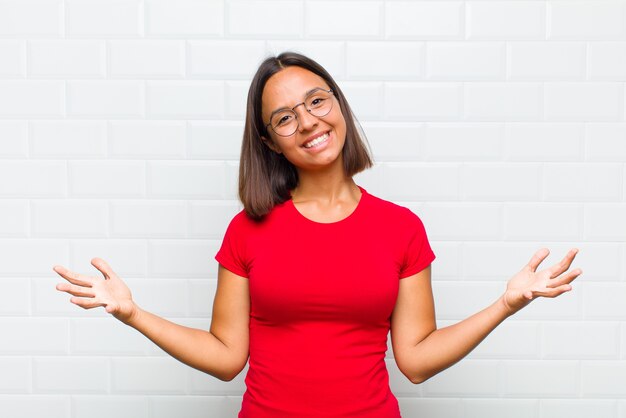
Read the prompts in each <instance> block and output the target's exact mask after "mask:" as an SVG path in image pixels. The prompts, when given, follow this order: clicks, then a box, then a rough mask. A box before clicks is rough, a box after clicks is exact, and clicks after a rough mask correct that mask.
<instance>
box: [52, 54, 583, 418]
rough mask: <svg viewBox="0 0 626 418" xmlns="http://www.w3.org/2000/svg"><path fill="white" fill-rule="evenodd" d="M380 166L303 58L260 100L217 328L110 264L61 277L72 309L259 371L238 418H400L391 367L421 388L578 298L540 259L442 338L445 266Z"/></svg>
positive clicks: (256, 86)
mask: <svg viewBox="0 0 626 418" xmlns="http://www.w3.org/2000/svg"><path fill="white" fill-rule="evenodd" d="M371 164H372V162H371V159H370V157H369V154H368V152H367V148H366V146H365V145H364V141H363V139H362V137H361V135H360V133H359V130H358V129H357V124H356V122H355V118H354V116H353V114H352V111H351V110H350V107H349V105H348V103H347V101H346V99H345V97H344V95H343V93H342V92H341V89H340V88H339V86H337V84H336V83H335V81H334V80H333V79H332V77H331V76H330V75H329V74H328V73H327V72H326V71H325V70H324V69H323V68H322V67H321V66H320V65H318V64H317V63H315V62H314V61H312V60H311V59H309V58H307V57H304V56H302V55H299V54H295V53H283V54H281V55H279V56H278V57H275V58H268V59H267V60H265V61H264V62H263V63H262V64H261V66H260V67H259V69H258V71H257V73H256V75H255V76H254V79H253V81H252V85H251V87H250V91H249V94H248V105H247V115H246V125H245V131H244V139H243V146H242V153H241V164H240V176H239V195H240V198H241V200H242V202H243V205H244V210H243V211H241V212H240V213H239V214H237V215H236V216H235V217H234V218H233V220H232V221H231V223H230V225H229V227H228V230H227V232H226V235H225V237H224V241H223V243H222V247H221V249H220V250H219V252H218V254H217V256H216V259H217V260H218V262H219V271H218V286H217V291H216V295H215V302H214V307H213V316H212V323H211V328H210V331H205V330H199V329H192V328H187V327H183V326H180V325H176V324H174V323H171V322H169V321H167V320H165V319H163V318H160V317H158V316H155V315H153V314H151V313H148V312H146V311H144V310H142V309H141V308H139V307H138V306H137V305H136V304H135V303H134V302H133V300H132V297H131V293H130V291H129V289H128V288H127V287H126V286H125V285H124V283H123V282H122V280H120V278H119V277H118V276H117V275H116V274H115V273H114V272H113V270H112V269H111V268H110V267H109V266H108V265H107V264H106V262H104V261H103V260H101V259H98V258H96V259H94V260H92V264H93V265H94V266H95V267H96V268H97V269H98V270H100V271H101V272H102V274H103V275H104V280H102V279H98V278H95V277H87V276H83V275H80V274H77V273H74V272H71V271H69V270H67V269H66V268H64V267H61V266H55V267H54V270H55V271H56V272H57V273H58V274H60V275H61V276H62V277H63V278H65V279H66V280H67V281H68V282H69V283H65V282H64V283H61V284H58V285H57V289H58V290H60V291H64V292H67V293H69V294H71V295H73V297H72V298H71V302H72V303H75V304H76V305H78V306H80V307H83V308H86V309H90V308H95V307H98V306H103V307H105V309H106V311H107V312H108V313H110V314H112V315H113V316H114V317H116V318H117V319H119V320H120V321H122V322H124V323H125V324H127V325H130V326H131V327H133V328H136V329H137V330H138V331H140V332H141V333H143V334H144V335H145V336H146V337H148V338H149V339H151V340H152V341H154V342H155V343H156V344H157V345H158V346H160V347H161V348H162V349H164V350H165V351H167V352H168V353H169V354H171V355H172V356H173V357H175V358H177V359H178V360H180V361H182V362H184V363H186V364H188V365H190V366H192V367H195V368H196V369H199V370H202V371H204V372H206V373H209V374H211V375H213V376H215V377H217V378H219V379H222V380H231V379H233V378H234V377H235V376H236V375H237V374H238V373H239V372H241V370H242V369H243V368H244V366H245V364H246V362H249V370H248V374H247V376H246V386H247V390H246V392H245V394H244V397H243V405H242V408H241V412H240V414H239V416H240V417H254V418H263V417H272V418H277V417H360V418H367V417H371V418H392V417H399V416H400V411H399V408H398V402H397V400H396V398H395V397H394V396H393V394H392V393H391V391H390V389H389V378H388V374H387V370H386V368H385V362H384V358H385V352H386V349H387V335H388V333H389V332H390V331H391V341H392V346H393V353H394V358H395V361H396V363H397V365H398V367H399V369H400V370H401V371H402V373H404V374H405V375H406V377H407V378H408V379H409V380H410V381H411V382H413V383H420V382H423V381H425V380H426V379H428V378H430V377H431V376H433V375H435V374H437V373H438V372H440V371H442V370H444V369H445V368H447V367H449V366H451V365H452V364H454V363H456V362H457V361H459V360H460V359H462V358H463V357H465V356H466V355H467V354H468V353H469V352H470V351H471V350H472V349H473V348H474V347H476V345H477V344H478V343H480V341H482V340H483V339H484V338H485V337H486V336H487V335H488V334H489V333H490V332H491V331H492V330H493V329H494V328H495V327H496V326H497V325H498V324H500V323H501V322H502V321H503V320H504V319H505V318H507V317H508V316H510V315H512V314H514V313H515V312H517V311H518V310H520V309H521V308H523V307H524V306H526V305H527V304H528V303H530V301H532V300H533V299H534V298H536V297H539V296H543V297H550V298H552V297H555V296H558V295H560V294H562V293H563V292H566V291H569V290H570V289H571V286H570V282H572V281H573V280H574V279H575V278H576V277H577V276H579V275H580V274H581V271H580V270H579V269H574V270H571V271H570V270H569V269H570V265H571V263H572V261H573V259H574V257H575V255H576V252H577V250H575V249H573V250H571V251H570V252H569V253H568V254H567V255H566V256H565V258H564V259H563V260H562V261H561V262H560V263H558V264H556V265H554V266H552V267H550V268H548V269H545V270H542V271H537V269H538V266H539V264H540V263H541V262H542V261H543V260H544V259H545V258H546V257H547V255H548V250H546V249H542V250H539V251H538V252H537V253H536V254H535V255H534V256H533V257H532V258H531V260H530V262H529V263H528V264H527V265H526V266H525V267H524V268H523V269H522V270H521V271H520V272H519V273H517V274H516V275H515V276H514V277H513V278H511V279H510V281H509V282H508V285H507V288H506V291H505V292H504V294H503V295H502V296H500V297H499V298H498V299H497V300H496V301H495V302H494V303H493V304H492V305H490V306H489V307H487V308H486V309H484V310H482V311H481V312H478V313H477V314H475V315H473V316H471V317H469V318H467V319H465V320H464V321H462V322H460V323H458V324H455V325H452V326H449V327H445V328H441V329H437V328H436V325H435V312H434V306H433V296H432V290H431V280H430V279H431V278H430V274H431V271H430V264H431V262H432V261H433V259H434V254H433V252H432V250H431V248H430V245H429V243H428V239H427V237H426V233H425V231H424V227H423V225H422V223H421V221H420V220H419V218H418V217H417V216H416V215H414V214H413V213H412V212H411V211H409V210H408V209H406V208H404V207H401V206H398V205H396V204H393V203H391V202H388V201H385V200H383V199H380V198H378V197H375V196H373V195H370V194H369V193H368V192H367V191H366V190H365V189H363V188H362V187H360V186H357V185H356V184H355V182H354V181H353V179H352V176H353V175H354V174H356V173H358V172H360V171H362V170H364V169H365V168H367V167H370V166H371Z"/></svg>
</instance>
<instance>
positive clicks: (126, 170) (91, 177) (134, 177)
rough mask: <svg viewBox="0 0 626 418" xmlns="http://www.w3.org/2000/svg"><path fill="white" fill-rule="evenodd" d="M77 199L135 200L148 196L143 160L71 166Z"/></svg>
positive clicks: (97, 162) (72, 184)
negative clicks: (129, 198) (108, 198)
mask: <svg viewBox="0 0 626 418" xmlns="http://www.w3.org/2000/svg"><path fill="white" fill-rule="evenodd" d="M68 170H69V177H70V182H69V183H70V195H71V196H73V197H104V196H111V197H129V196H131V197H135V196H143V195H144V194H145V171H146V170H145V164H144V163H143V162H142V161H137V162H136V161H113V162H110V161H78V162H70V163H69V164H68Z"/></svg>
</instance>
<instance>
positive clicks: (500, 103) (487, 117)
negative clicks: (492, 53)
mask: <svg viewBox="0 0 626 418" xmlns="http://www.w3.org/2000/svg"><path fill="white" fill-rule="evenodd" d="M464 95H465V102H464V105H465V119H469V120H480V121H535V120H539V119H541V109H542V107H541V100H542V97H541V85H540V84H539V83H530V82H523V83H504V82H502V83H501V82H490V83H482V82H473V83H467V84H466V85H465V91H464Z"/></svg>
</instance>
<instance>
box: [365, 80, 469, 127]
mask: <svg viewBox="0 0 626 418" xmlns="http://www.w3.org/2000/svg"><path fill="white" fill-rule="evenodd" d="M461 93H462V89H461V85H459V84H456V83H400V82H393V83H392V82H390V83H386V85H385V91H384V104H385V116H386V118H387V119H391V120H428V121H433V120H454V119H458V118H459V117H460V115H461ZM357 115H358V113H357Z"/></svg>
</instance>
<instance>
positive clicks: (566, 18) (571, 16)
mask: <svg viewBox="0 0 626 418" xmlns="http://www.w3.org/2000/svg"><path fill="white" fill-rule="evenodd" d="M548 7H549V10H548V16H549V19H550V21H549V25H550V32H549V34H548V35H549V36H548V39H551V40H554V39H577V40H578V39H581V40H600V39H602V40H614V39H624V35H625V34H626V32H625V29H626V22H625V19H626V8H625V7H624V3H623V2H621V1H603V0H600V1H552V2H550V3H549V5H548Z"/></svg>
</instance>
